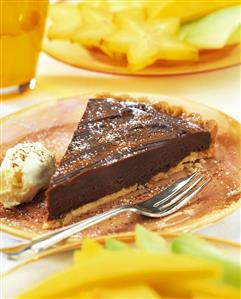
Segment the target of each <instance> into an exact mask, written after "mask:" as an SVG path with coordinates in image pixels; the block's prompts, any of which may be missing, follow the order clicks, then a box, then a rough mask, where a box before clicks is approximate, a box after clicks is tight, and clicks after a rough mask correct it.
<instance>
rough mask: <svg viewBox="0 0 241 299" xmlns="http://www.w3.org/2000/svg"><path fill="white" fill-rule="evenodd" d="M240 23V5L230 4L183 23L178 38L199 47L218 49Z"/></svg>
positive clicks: (225, 42)
mask: <svg viewBox="0 0 241 299" xmlns="http://www.w3.org/2000/svg"><path fill="white" fill-rule="evenodd" d="M240 25H241V6H240V5H237V6H232V7H228V8H224V9H222V10H218V11H215V12H213V13H212V14H210V15H208V16H206V17H204V18H202V19H201V20H199V21H195V22H193V23H191V24H187V25H185V26H184V27H183V28H182V29H181V32H180V38H181V39H182V40H184V41H186V42H188V43H190V44H192V45H194V46H196V47H198V48H200V49H220V48H223V47H224V46H225V45H226V44H227V42H228V40H229V38H230V36H231V35H232V33H234V32H235V31H236V30H238V29H239V27H240ZM239 42H240V37H239Z"/></svg>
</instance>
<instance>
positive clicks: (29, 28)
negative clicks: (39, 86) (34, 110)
mask: <svg viewBox="0 0 241 299" xmlns="http://www.w3.org/2000/svg"><path fill="white" fill-rule="evenodd" d="M47 9H48V0H0V42H1V45H0V46H1V47H0V91H1V94H6V93H11V92H21V91H23V90H25V89H27V88H28V87H31V85H32V84H33V82H34V81H35V79H34V77H35V71H36V66H37V61H38V56H39V53H40V50H41V41H42V37H43V33H44V28H45V19H46V14H47Z"/></svg>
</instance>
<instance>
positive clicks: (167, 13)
mask: <svg viewBox="0 0 241 299" xmlns="http://www.w3.org/2000/svg"><path fill="white" fill-rule="evenodd" d="M235 4H240V1H239V0H228V1H227V0H226V1H224V0H223V1H214V0H211V1H208V0H206V1H197V0H189V1H182V0H164V1H160V0H159V1H158V0H157V1H148V0H146V11H147V16H148V18H149V19H161V18H173V17H176V18H180V19H181V20H182V21H183V22H188V21H191V20H194V19H197V18H200V17H202V16H205V15H207V14H208V13H211V12H213V11H215V10H216V9H219V8H223V7H226V6H231V5H235Z"/></svg>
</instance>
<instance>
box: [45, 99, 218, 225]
mask: <svg viewBox="0 0 241 299" xmlns="http://www.w3.org/2000/svg"><path fill="white" fill-rule="evenodd" d="M139 101H140V100H139ZM214 136H215V125H213V123H210V122H204V121H202V120H201V119H200V117H199V116H198V115H190V114H187V113H185V112H184V111H183V110H182V109H181V108H177V107H170V106H169V105H167V104H166V103H156V104H153V105H152V104H150V103H148V101H147V100H142V101H141V102H135V100H134V99H132V98H131V99H129V98H127V97H124V98H122V97H110V96H109V97H105V96H102V97H100V98H95V99H90V100H89V101H88V104H87V107H86V110H85V113H84V115H83V117H82V119H81V120H80V122H79V124H78V127H77V129H76V130H75V132H74V135H73V138H72V140H71V142H70V144H69V146H68V149H67V151H66V153H65V155H64V157H63V158H62V160H61V162H60V164H59V166H58V168H57V170H56V172H55V174H54V175H53V177H52V179H51V182H50V185H49V188H48V189H47V191H46V201H47V210H48V220H49V221H51V220H56V219H58V218H61V217H62V216H63V215H66V214H69V215H71V211H73V210H75V211H79V212H81V209H82V210H83V209H84V208H85V207H86V205H87V206H88V207H91V205H96V204H98V203H99V202H104V201H110V200H114V199H115V198H117V197H118V196H120V195H123V194H125V193H128V192H130V191H133V190H135V189H136V188H137V187H138V186H139V185H143V184H145V183H148V182H149V181H150V180H151V179H152V178H153V177H154V176H156V175H163V174H164V175H165V174H168V173H170V172H175V171H178V170H179V169H180V165H185V164H184V163H187V162H190V161H196V160H198V159H201V158H205V157H209V156H212V155H213V151H214ZM76 209H77V210H76ZM77 214H78V213H77ZM72 215H74V214H73V213H72Z"/></svg>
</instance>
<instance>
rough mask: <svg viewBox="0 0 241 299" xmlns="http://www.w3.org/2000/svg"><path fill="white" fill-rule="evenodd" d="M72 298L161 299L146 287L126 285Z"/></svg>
mask: <svg viewBox="0 0 241 299" xmlns="http://www.w3.org/2000/svg"><path fill="white" fill-rule="evenodd" d="M72 298H81V299H161V297H160V296H159V295H158V293H156V292H155V291H154V290H153V289H152V288H151V287H150V286H148V285H144V284H143V285H138V284H137V285H127V286H119V287H114V288H113V287H109V288H93V289H89V290H86V291H83V292H80V293H77V294H76V295H75V296H74V297H72Z"/></svg>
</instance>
